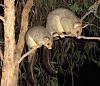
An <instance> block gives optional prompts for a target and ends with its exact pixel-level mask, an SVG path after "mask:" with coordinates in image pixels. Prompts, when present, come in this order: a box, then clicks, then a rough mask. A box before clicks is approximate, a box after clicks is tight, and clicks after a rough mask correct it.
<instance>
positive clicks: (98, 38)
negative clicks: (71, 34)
mask: <svg viewBox="0 0 100 86" xmlns="http://www.w3.org/2000/svg"><path fill="white" fill-rule="evenodd" d="M77 38H78V39H81V38H82V39H94V40H99V41H100V37H85V36H80V37H77Z"/></svg>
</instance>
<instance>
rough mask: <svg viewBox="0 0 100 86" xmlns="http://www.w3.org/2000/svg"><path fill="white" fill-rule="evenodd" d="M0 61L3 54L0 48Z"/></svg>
mask: <svg viewBox="0 0 100 86" xmlns="http://www.w3.org/2000/svg"><path fill="white" fill-rule="evenodd" d="M0 59H1V61H3V53H2V50H1V48H0Z"/></svg>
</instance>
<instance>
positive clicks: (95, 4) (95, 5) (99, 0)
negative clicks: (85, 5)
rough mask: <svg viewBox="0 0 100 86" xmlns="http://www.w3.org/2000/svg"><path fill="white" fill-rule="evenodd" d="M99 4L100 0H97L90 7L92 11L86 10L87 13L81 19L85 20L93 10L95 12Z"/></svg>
mask: <svg viewBox="0 0 100 86" xmlns="http://www.w3.org/2000/svg"><path fill="white" fill-rule="evenodd" d="M99 4H100V0H98V1H96V2H95V3H94V5H92V6H91V7H90V8H89V10H90V11H89V12H86V13H85V15H84V16H83V17H82V18H81V21H83V20H84V19H85V18H86V17H87V16H88V15H89V14H91V13H92V12H94V11H95V10H96V8H97V6H98V5H99Z"/></svg>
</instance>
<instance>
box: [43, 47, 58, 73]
mask: <svg viewBox="0 0 100 86" xmlns="http://www.w3.org/2000/svg"><path fill="white" fill-rule="evenodd" d="M50 51H51V50H50V49H48V48H46V47H45V46H43V57H42V62H43V65H44V67H45V68H46V69H47V70H48V72H50V74H53V75H54V74H57V71H56V70H54V69H53V68H52V67H51V64H50V61H49V58H50V57H51V52H50Z"/></svg>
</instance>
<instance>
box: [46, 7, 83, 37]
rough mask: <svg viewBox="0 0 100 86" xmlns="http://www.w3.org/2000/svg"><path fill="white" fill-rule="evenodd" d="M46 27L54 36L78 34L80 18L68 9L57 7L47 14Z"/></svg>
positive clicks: (80, 24) (80, 27)
mask: <svg viewBox="0 0 100 86" xmlns="http://www.w3.org/2000/svg"><path fill="white" fill-rule="evenodd" d="M46 27H47V28H48V31H49V32H50V33H51V35H53V36H54V37H56V36H60V37H61V38H63V37H65V36H76V37H77V36H80V35H81V32H82V23H81V20H80V19H79V18H78V17H77V16H76V15H75V14H74V13H73V12H71V11H70V10H68V9H65V8H58V9H55V10H53V11H52V12H50V13H49V14H48V17H47V24H46Z"/></svg>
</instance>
